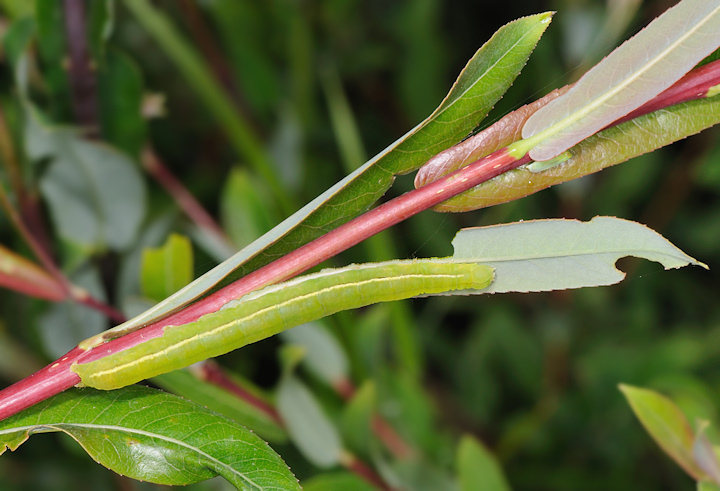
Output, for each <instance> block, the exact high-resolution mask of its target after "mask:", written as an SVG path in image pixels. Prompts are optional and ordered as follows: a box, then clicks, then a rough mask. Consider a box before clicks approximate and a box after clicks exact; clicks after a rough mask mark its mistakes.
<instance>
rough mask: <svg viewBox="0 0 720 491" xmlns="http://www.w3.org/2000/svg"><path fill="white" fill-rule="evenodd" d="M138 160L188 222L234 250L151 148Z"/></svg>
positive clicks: (218, 228)
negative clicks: (172, 200) (186, 217)
mask: <svg viewBox="0 0 720 491" xmlns="http://www.w3.org/2000/svg"><path fill="white" fill-rule="evenodd" d="M140 160H141V162H142V165H143V167H144V168H145V170H147V172H148V173H149V174H150V175H151V176H153V177H154V178H155V179H156V180H157V181H158V182H159V183H160V185H161V186H162V187H164V188H165V190H166V191H167V192H168V194H170V196H172V197H173V199H174V200H175V202H176V203H177V205H178V206H179V207H180V208H181V209H182V211H184V212H185V214H186V215H187V216H188V217H189V218H190V220H192V221H193V222H194V223H195V224H196V225H197V226H199V227H200V228H202V229H204V230H205V231H207V232H208V233H211V234H213V235H215V236H217V237H218V239H219V240H220V241H221V242H222V243H224V244H226V245H227V248H228V249H229V250H233V249H235V247H234V246H233V245H232V242H231V241H230V239H229V238H228V236H227V235H226V234H225V232H224V231H223V230H222V229H221V228H220V226H219V225H218V224H217V222H216V221H215V220H214V219H213V217H212V216H210V214H209V213H208V212H207V211H205V208H203V207H202V205H201V204H200V203H198V201H197V200H196V199H195V197H194V196H193V195H192V194H191V193H190V192H189V191H188V190H187V188H186V187H185V186H184V185H183V184H182V183H181V182H180V181H179V180H178V179H177V177H175V175H174V174H173V173H172V172H170V170H169V169H168V168H167V167H166V166H165V164H164V163H163V162H162V161H161V160H160V159H159V158H158V156H157V154H155V152H154V151H153V150H152V149H151V148H149V147H146V148H145V149H143V151H142V154H141V156H140Z"/></svg>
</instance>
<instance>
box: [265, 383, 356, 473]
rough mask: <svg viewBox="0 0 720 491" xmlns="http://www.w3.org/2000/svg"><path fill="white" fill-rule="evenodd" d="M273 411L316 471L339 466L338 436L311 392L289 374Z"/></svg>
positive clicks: (339, 448) (278, 392)
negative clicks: (275, 409) (276, 412)
mask: <svg viewBox="0 0 720 491" xmlns="http://www.w3.org/2000/svg"><path fill="white" fill-rule="evenodd" d="M277 408H278V411H279V412H280V414H281V415H282V418H283V421H284V422H285V425H286V428H287V432H288V435H290V439H291V440H292V442H293V443H294V444H295V446H296V447H297V448H298V450H300V452H301V453H302V454H303V456H305V458H306V459H308V460H309V461H310V462H312V463H313V464H314V465H316V466H318V467H320V468H327V467H332V466H334V465H337V464H338V463H339V462H340V460H341V458H342V455H343V446H342V441H341V440H340V435H339V434H338V432H337V430H336V429H335V427H334V426H333V423H332V422H331V421H330V419H329V418H328V417H327V416H326V415H325V413H324V412H323V409H322V408H321V407H320V405H319V404H318V402H317V400H316V399H315V397H314V396H313V394H312V392H310V390H308V388H307V387H305V385H303V383H302V382H300V380H299V379H298V378H297V377H295V376H294V375H292V374H288V375H286V376H285V377H283V379H282V380H281V381H280V385H279V386H278V390H277Z"/></svg>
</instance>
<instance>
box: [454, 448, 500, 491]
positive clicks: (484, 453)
mask: <svg viewBox="0 0 720 491" xmlns="http://www.w3.org/2000/svg"><path fill="white" fill-rule="evenodd" d="M456 462H457V464H456V465H457V473H458V478H459V480H460V491H476V490H482V491H510V485H509V484H508V482H507V479H506V478H505V474H504V473H503V470H502V467H500V463H499V462H498V460H497V457H495V456H494V455H493V454H492V452H490V451H489V450H488V449H487V448H485V446H484V445H483V444H482V442H480V441H478V440H476V439H475V438H473V437H472V436H470V435H465V436H464V437H463V438H462V439H461V440H460V445H458V450H457V458H456Z"/></svg>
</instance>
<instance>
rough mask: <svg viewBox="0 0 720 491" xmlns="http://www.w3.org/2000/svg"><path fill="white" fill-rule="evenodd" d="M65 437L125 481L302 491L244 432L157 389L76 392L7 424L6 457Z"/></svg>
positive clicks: (3, 431) (0, 430) (1, 445)
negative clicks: (38, 440) (49, 437)
mask: <svg viewBox="0 0 720 491" xmlns="http://www.w3.org/2000/svg"><path fill="white" fill-rule="evenodd" d="M56 431H59V432H63V433H66V434H67V435H70V436H71V437H72V438H73V439H74V440H76V441H77V442H78V443H79V444H80V445H82V447H83V448H84V449H85V451H86V452H87V453H88V454H89V455H90V456H91V457H92V458H93V459H94V460H96V461H97V462H99V463H100V464H102V465H104V466H105V467H107V468H109V469H111V470H113V471H115V472H117V473H118V474H121V475H125V476H129V477H132V478H134V479H139V480H142V481H149V482H153V483H157V484H169V485H185V484H191V483H195V482H198V481H203V480H205V479H210V478H211V477H214V476H217V475H220V476H222V477H224V478H225V479H227V480H228V481H229V482H230V483H231V484H232V485H233V486H235V487H236V488H237V489H243V490H253V491H257V490H262V489H267V490H276V489H298V490H299V489H300V486H299V484H298V482H297V479H295V477H294V476H293V475H292V473H291V472H290V470H289V469H288V467H287V466H286V465H285V463H284V462H283V461H282V459H281V458H280V457H279V456H278V455H277V454H276V453H275V452H274V451H273V450H272V449H271V448H270V447H269V446H268V445H267V443H265V442H264V441H262V440H261V439H260V438H258V437H257V436H256V435H254V434H253V433H252V432H251V431H250V430H247V429H245V428H243V427H242V426H240V425H239V424H237V423H235V422H233V421H230V420H229V419H227V418H224V417H222V416H220V415H219V414H217V413H214V412H212V411H210V410H208V409H206V408H204V407H202V406H200V405H198V404H195V403H193V402H190V401H187V400H185V399H181V398H180V397H177V396H173V395H170V394H166V393H164V392H161V391H158V390H155V389H150V388H148V387H128V388H125V389H122V390H119V391H115V392H105V391H96V390H93V389H72V390H69V391H66V392H63V393H62V394H59V395H57V396H55V397H52V398H50V399H47V400H45V401H43V402H41V403H39V404H37V405H35V406H33V407H32V408H30V409H27V410H25V411H23V412H21V413H19V414H17V415H15V416H12V417H10V418H8V419H6V420H4V421H2V422H0V453H3V452H4V451H5V450H6V449H8V448H9V449H10V450H15V449H17V448H18V447H19V446H20V445H21V444H22V443H24V442H25V441H26V440H27V439H28V438H29V437H30V435H33V434H35V433H47V432H56Z"/></svg>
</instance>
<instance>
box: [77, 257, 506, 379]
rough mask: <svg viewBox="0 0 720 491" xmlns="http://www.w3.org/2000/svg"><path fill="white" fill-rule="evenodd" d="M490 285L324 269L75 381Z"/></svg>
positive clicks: (171, 365) (429, 271) (424, 269)
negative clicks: (379, 306)
mask: <svg viewBox="0 0 720 491" xmlns="http://www.w3.org/2000/svg"><path fill="white" fill-rule="evenodd" d="M491 281H492V270H491V269H490V268H488V267H486V266H483V265H480V264H475V263H469V262H462V261H455V260H452V259H448V260H442V259H437V260H429V259H428V260H415V261H389V262H385V263H376V264H363V265H355V266H350V267H347V268H342V269H335V270H332V269H331V270H324V271H321V272H320V273H316V274H312V275H307V276H302V277H299V278H297V279H295V280H292V281H289V282H286V283H281V284H279V285H274V286H269V287H266V288H263V289H262V290H259V291H256V292H253V293H250V294H248V295H245V296H244V297H242V298H241V299H240V300H235V301H232V302H229V303H228V304H226V305H225V306H224V307H223V309H221V310H219V311H217V312H213V313H211V314H207V315H205V316H203V317H201V318H200V319H198V320H197V321H195V322H191V323H189V324H183V325H181V326H168V327H166V328H165V331H164V334H163V335H162V336H161V337H158V338H154V339H150V340H148V341H146V342H144V343H142V344H139V345H137V346H134V347H132V348H129V349H126V350H124V351H120V352H117V353H114V354H112V355H109V356H106V357H104V358H101V359H99V360H97V361H92V362H89V363H82V364H74V365H73V368H72V369H73V371H74V372H75V373H77V374H78V375H79V376H80V378H81V379H82V383H83V384H85V385H87V386H90V387H95V388H98V389H115V388H118V387H124V386H126V385H130V384H133V383H135V382H138V381H140V380H143V379H145V378H148V377H153V376H156V375H160V374H162V373H166V372H169V371H171V370H176V369H178V368H182V367H185V366H188V365H190V364H192V363H195V362H198V361H201V360H205V359H207V358H211V357H215V356H219V355H222V354H224V353H227V352H229V351H232V350H234V349H237V348H240V347H242V346H245V345H247V344H250V343H254V342H256V341H259V340H261V339H265V338H267V337H270V336H272V335H275V334H277V333H278V332H281V331H283V330H285V329H290V328H291V327H295V326H298V325H300V324H304V323H306V322H310V321H313V320H316V319H319V318H321V317H324V316H327V315H331V314H334V313H335V312H339V311H341V310H346V309H353V308H358V307H363V306H365V305H370V304H373V303H377V302H388V301H392V300H400V299H404V298H410V297H415V296H419V295H430V294H437V293H442V292H446V291H448V290H459V289H482V288H485V287H486V286H487V285H488V284H490V282H491Z"/></svg>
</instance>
